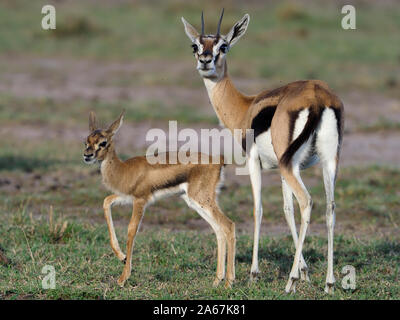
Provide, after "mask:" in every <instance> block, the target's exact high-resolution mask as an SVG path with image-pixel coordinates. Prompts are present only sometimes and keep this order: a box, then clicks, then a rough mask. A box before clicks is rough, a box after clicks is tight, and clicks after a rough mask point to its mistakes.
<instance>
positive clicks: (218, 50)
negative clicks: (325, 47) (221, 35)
mask: <svg viewBox="0 0 400 320" xmlns="http://www.w3.org/2000/svg"><path fill="white" fill-rule="evenodd" d="M224 43H225V42H224V40H223V39H220V40H219V41H218V43H217V44H215V45H214V47H213V54H214V56H216V55H217V54H218V53H219V52H220V48H221V46H222V45H223V44H224ZM221 53H223V52H221Z"/></svg>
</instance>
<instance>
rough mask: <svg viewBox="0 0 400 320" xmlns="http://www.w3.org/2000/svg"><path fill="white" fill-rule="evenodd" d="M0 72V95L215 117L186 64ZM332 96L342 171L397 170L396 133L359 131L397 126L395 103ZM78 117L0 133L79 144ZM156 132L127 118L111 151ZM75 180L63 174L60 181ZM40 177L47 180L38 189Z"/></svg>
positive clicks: (271, 180)
mask: <svg viewBox="0 0 400 320" xmlns="http://www.w3.org/2000/svg"><path fill="white" fill-rule="evenodd" d="M0 67H1V68H2V69H3V70H5V71H4V72H2V73H1V74H0V93H3V94H8V95H13V96H16V97H20V98H53V99H55V100H57V101H68V100H74V99H81V100H87V101H89V102H88V103H90V101H91V100H101V101H105V102H113V101H115V100H118V99H124V100H132V101H147V100H154V99H156V100H164V101H167V103H166V106H167V107H171V108H173V107H174V106H175V105H177V104H184V103H185V101H187V100H190V101H191V104H196V105H198V108H201V109H202V111H204V113H205V114H209V115H214V111H213V109H212V107H211V105H210V103H209V101H208V97H207V93H206V90H205V88H204V87H203V86H202V83H201V79H200V77H198V75H197V74H196V71H195V70H194V68H193V65H191V64H178V63H173V64H164V63H159V64H158V63H154V62H148V63H145V62H141V63H101V64H98V63H95V62H89V61H78V62H76V61H72V60H64V59H33V58H32V59H26V58H24V59H19V58H18V57H14V58H8V59H7V61H5V60H3V61H2V62H0ZM149 70H151V71H155V70H157V75H154V74H149V73H148V72H149ZM171 75H172V79H171V77H170V76H171ZM185 77H186V78H187V77H189V79H190V81H189V82H194V83H196V81H197V82H198V83H199V86H198V87H193V86H192V87H191V86H188V85H187V84H183V85H179V84H178V83H180V81H181V80H182V79H184V78H185ZM196 79H197V80H196ZM167 80H168V81H167ZM235 83H236V85H237V86H238V88H240V89H242V90H243V91H244V92H248V93H249V94H251V93H254V92H257V91H258V90H261V89H264V88H267V87H269V84H268V81H266V80H265V79H255V80H239V79H236V80H235ZM339 96H340V97H341V98H342V100H343V102H344V104H345V112H346V124H345V128H346V132H345V137H344V142H343V148H342V156H341V166H358V165H369V164H376V163H380V164H386V165H394V166H398V165H399V164H400V152H399V150H400V132H399V131H398V130H389V131H387V130H385V131H379V130H375V131H374V130H369V131H365V130H363V128H364V127H366V126H373V125H374V124H375V123H376V122H377V121H378V120H379V119H380V120H382V119H383V120H390V121H400V102H399V101H397V100H395V99H391V98H388V97H385V96H383V95H379V94H372V93H370V94H365V93H361V92H351V93H339ZM32 112H40V110H32ZM166 112H168V110H166ZM82 116H83V118H82V121H81V124H78V123H76V124H68V125H65V126H63V125H57V126H54V125H51V124H49V125H36V124H34V123H29V122H24V123H17V124H15V123H13V124H3V125H2V126H1V127H0V135H1V136H3V137H13V138H16V139H26V137H29V139H30V141H37V142H43V143H45V141H50V140H53V141H54V140H55V139H56V140H57V141H59V143H60V145H63V143H64V142H69V143H71V142H74V141H76V142H77V143H78V144H80V145H81V143H82V141H83V139H84V138H85V136H86V135H87V133H88V132H87V120H86V116H87V115H86V114H85V115H82ZM388 116H389V117H390V118H389V119H388ZM102 120H103V121H106V120H107V121H108V120H111V119H102ZM171 120H173V119H171ZM155 127H157V128H161V129H163V130H167V129H168V123H167V121H157V122H154V121H143V122H132V121H130V119H126V123H125V125H124V126H123V127H122V129H121V132H120V133H119V135H118V137H117V139H118V140H117V145H118V149H119V150H123V151H124V154H137V153H138V151H140V150H141V151H143V150H145V149H146V147H148V145H149V143H148V142H146V141H145V137H146V133H147V132H148V130H149V129H151V128H155ZM178 127H179V129H183V128H186V127H189V128H192V129H194V130H196V131H197V132H200V129H202V128H213V127H214V126H213V125H210V124H207V123H193V124H188V125H185V124H183V125H182V124H178ZM59 178H60V177H59V176H58V175H56V174H55V175H52V174H51V173H50V174H49V176H48V177H37V175H35V174H29V173H28V174H27V175H26V176H25V177H24V179H22V180H23V181H22V180H21V179H20V180H21V181H17V180H18V178H15V177H11V178H8V177H3V178H2V179H1V180H0V189H3V190H8V191H11V190H12V189H13V190H14V189H15V191H18V190H19V189H20V188H21V187H24V188H28V189H32V190H35V191H38V190H39V191H40V188H41V187H43V186H44V187H43V188H44V189H43V190H41V191H46V188H49V190H52V189H51V188H57V185H58V184H59V180H57V179H59ZM76 178H77V177H66V178H65V179H66V180H68V179H76ZM10 179H11V180H10ZM43 179H44V180H46V181H45V182H46V183H44V184H43ZM39 181H40V183H39ZM307 182H308V185H310V184H311V185H312V184H313V183H319V182H320V181H312V180H311V181H307ZM63 184H68V181H64V183H63ZM226 184H227V185H231V186H234V185H237V184H241V185H248V184H249V179H248V178H247V177H245V178H243V177H242V176H236V175H235V174H234V167H233V166H229V167H228V172H227V173H226ZM263 184H264V185H279V184H280V178H279V175H278V174H277V173H276V172H271V173H266V174H265V175H264V179H263ZM40 186H41V187H40ZM38 188H39V189H38ZM266 211H267V210H266ZM101 219H102V217H101ZM117 223H118V221H117ZM185 226H186V227H188V228H193V229H204V230H205V229H208V225H207V224H206V223H205V222H204V221H202V220H195V219H194V220H193V221H192V220H190V221H188V222H187V223H186V224H185ZM163 227H167V228H171V229H173V228H174V226H173V225H171V226H168V225H163ZM144 228H146V226H144ZM238 229H239V232H241V231H245V232H252V229H253V223H252V221H251V220H249V221H248V222H245V223H242V224H241V225H240V226H239V228H238ZM338 230H339V231H340V230H341V231H346V232H347V233H349V234H351V233H353V232H355V231H354V230H352V227H351V226H349V225H346V226H342V225H341V224H340V223H338ZM285 232H287V227H286V224H285V223H284V219H283V215H282V224H278V225H276V224H274V225H268V224H266V223H263V233H264V234H269V235H278V234H282V233H285ZM376 232H377V231H376V230H373V228H372V229H371V233H376ZM379 232H381V233H382V234H385V232H386V231H385V230H384V229H379ZM388 232H390V231H388ZM311 233H314V234H320V233H325V225H316V224H313V226H312V228H311Z"/></svg>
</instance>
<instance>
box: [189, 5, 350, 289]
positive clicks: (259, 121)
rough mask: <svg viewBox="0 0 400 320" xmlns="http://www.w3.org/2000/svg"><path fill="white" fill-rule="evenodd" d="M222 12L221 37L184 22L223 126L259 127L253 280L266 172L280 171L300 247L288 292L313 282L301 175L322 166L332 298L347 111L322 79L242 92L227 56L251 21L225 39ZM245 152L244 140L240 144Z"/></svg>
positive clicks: (254, 154) (252, 156) (253, 167)
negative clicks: (296, 205) (296, 207)
mask: <svg viewBox="0 0 400 320" xmlns="http://www.w3.org/2000/svg"><path fill="white" fill-rule="evenodd" d="M222 17H223V11H222V14H221V17H220V20H219V23H218V29H217V33H216V34H215V35H206V34H205V33H204V19H203V14H202V17H201V21H202V31H201V34H199V33H198V32H197V31H196V29H195V28H194V27H193V26H192V25H190V24H189V23H188V22H187V21H186V20H185V19H184V18H182V22H183V24H184V26H185V31H186V34H187V36H188V37H189V39H190V40H191V41H192V48H193V53H194V56H195V58H196V60H197V70H198V72H199V73H200V75H201V76H202V77H203V80H204V84H205V86H206V88H207V92H208V95H209V98H210V101H211V104H212V106H213V107H214V110H215V112H216V114H217V116H218V118H219V120H220V122H221V123H222V124H223V125H224V126H225V127H227V128H229V129H230V130H231V131H233V130H234V129H242V132H243V133H245V129H254V143H253V144H252V145H251V146H248V147H249V148H248V150H250V152H249V153H248V155H247V160H248V164H249V171H250V180H251V185H252V190H253V198H254V222H255V225H254V244H253V261H252V266H251V278H255V277H256V276H257V274H258V272H259V269H258V244H259V235H260V224H261V218H262V205H261V171H262V170H263V169H264V170H267V169H272V168H279V169H280V173H281V178H282V190H283V199H284V213H285V217H286V220H287V223H288V225H289V228H290V231H291V233H292V237H293V241H294V244H295V247H296V254H295V257H294V262H293V267H292V270H291V272H290V276H289V280H288V283H287V285H286V292H290V291H293V292H295V289H296V281H297V280H298V279H299V278H301V279H303V280H308V273H307V265H306V263H305V261H304V258H303V255H302V248H303V242H304V238H305V235H306V231H307V226H308V224H309V222H310V213H311V207H312V201H311V197H310V195H309V193H308V191H307V189H306V187H305V186H304V184H303V182H302V180H301V177H300V170H301V169H305V168H307V167H310V166H312V165H313V164H315V163H317V162H318V161H319V160H321V162H322V168H323V177H324V185H325V190H326V200H327V211H326V222H327V227H328V272H327V278H326V287H325V291H326V292H328V293H331V292H333V286H334V282H335V278H334V275H333V228H334V223H335V213H334V208H335V203H334V187H335V180H336V174H337V168H338V162H339V149H340V145H341V141H342V133H343V105H342V102H341V101H340V100H339V98H338V97H337V96H336V95H335V94H334V93H333V92H332V91H331V90H330V89H329V87H328V86H327V84H326V83H324V82H322V81H318V80H308V81H296V82H292V83H289V84H287V85H285V86H282V87H280V88H277V89H274V90H267V91H263V92H261V93H259V94H258V95H255V96H247V95H244V94H242V93H241V92H239V91H238V90H237V89H236V88H235V86H234V85H233V83H232V81H231V79H230V77H229V75H228V70H227V63H226V54H227V52H228V51H229V49H230V47H232V46H233V45H234V44H235V43H236V42H237V41H238V40H239V38H240V37H241V36H242V35H243V34H244V33H245V32H246V29H247V26H248V24H249V20H250V17H249V15H248V14H246V15H244V17H243V18H242V19H241V20H239V21H238V22H237V23H235V25H234V26H233V27H232V29H231V30H230V31H229V33H228V34H227V35H222V34H220V26H221V21H222ZM241 142H242V143H243V146H244V147H245V139H243V140H242V141H241ZM292 194H294V195H295V197H296V199H297V201H298V203H299V205H300V211H301V227H300V234H299V237H298V236H297V230H296V226H295V220H294V212H293V211H294V209H293V200H292Z"/></svg>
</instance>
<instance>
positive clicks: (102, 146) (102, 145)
mask: <svg viewBox="0 0 400 320" xmlns="http://www.w3.org/2000/svg"><path fill="white" fill-rule="evenodd" d="M106 145H107V141H103V142H102V143H100V144H99V147H101V148H104V147H105V146H106Z"/></svg>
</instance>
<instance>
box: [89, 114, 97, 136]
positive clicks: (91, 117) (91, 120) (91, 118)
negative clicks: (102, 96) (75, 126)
mask: <svg viewBox="0 0 400 320" xmlns="http://www.w3.org/2000/svg"><path fill="white" fill-rule="evenodd" d="M96 129H97V121H96V114H95V113H94V112H93V111H90V113H89V130H90V132H93V131H95V130H96Z"/></svg>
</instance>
